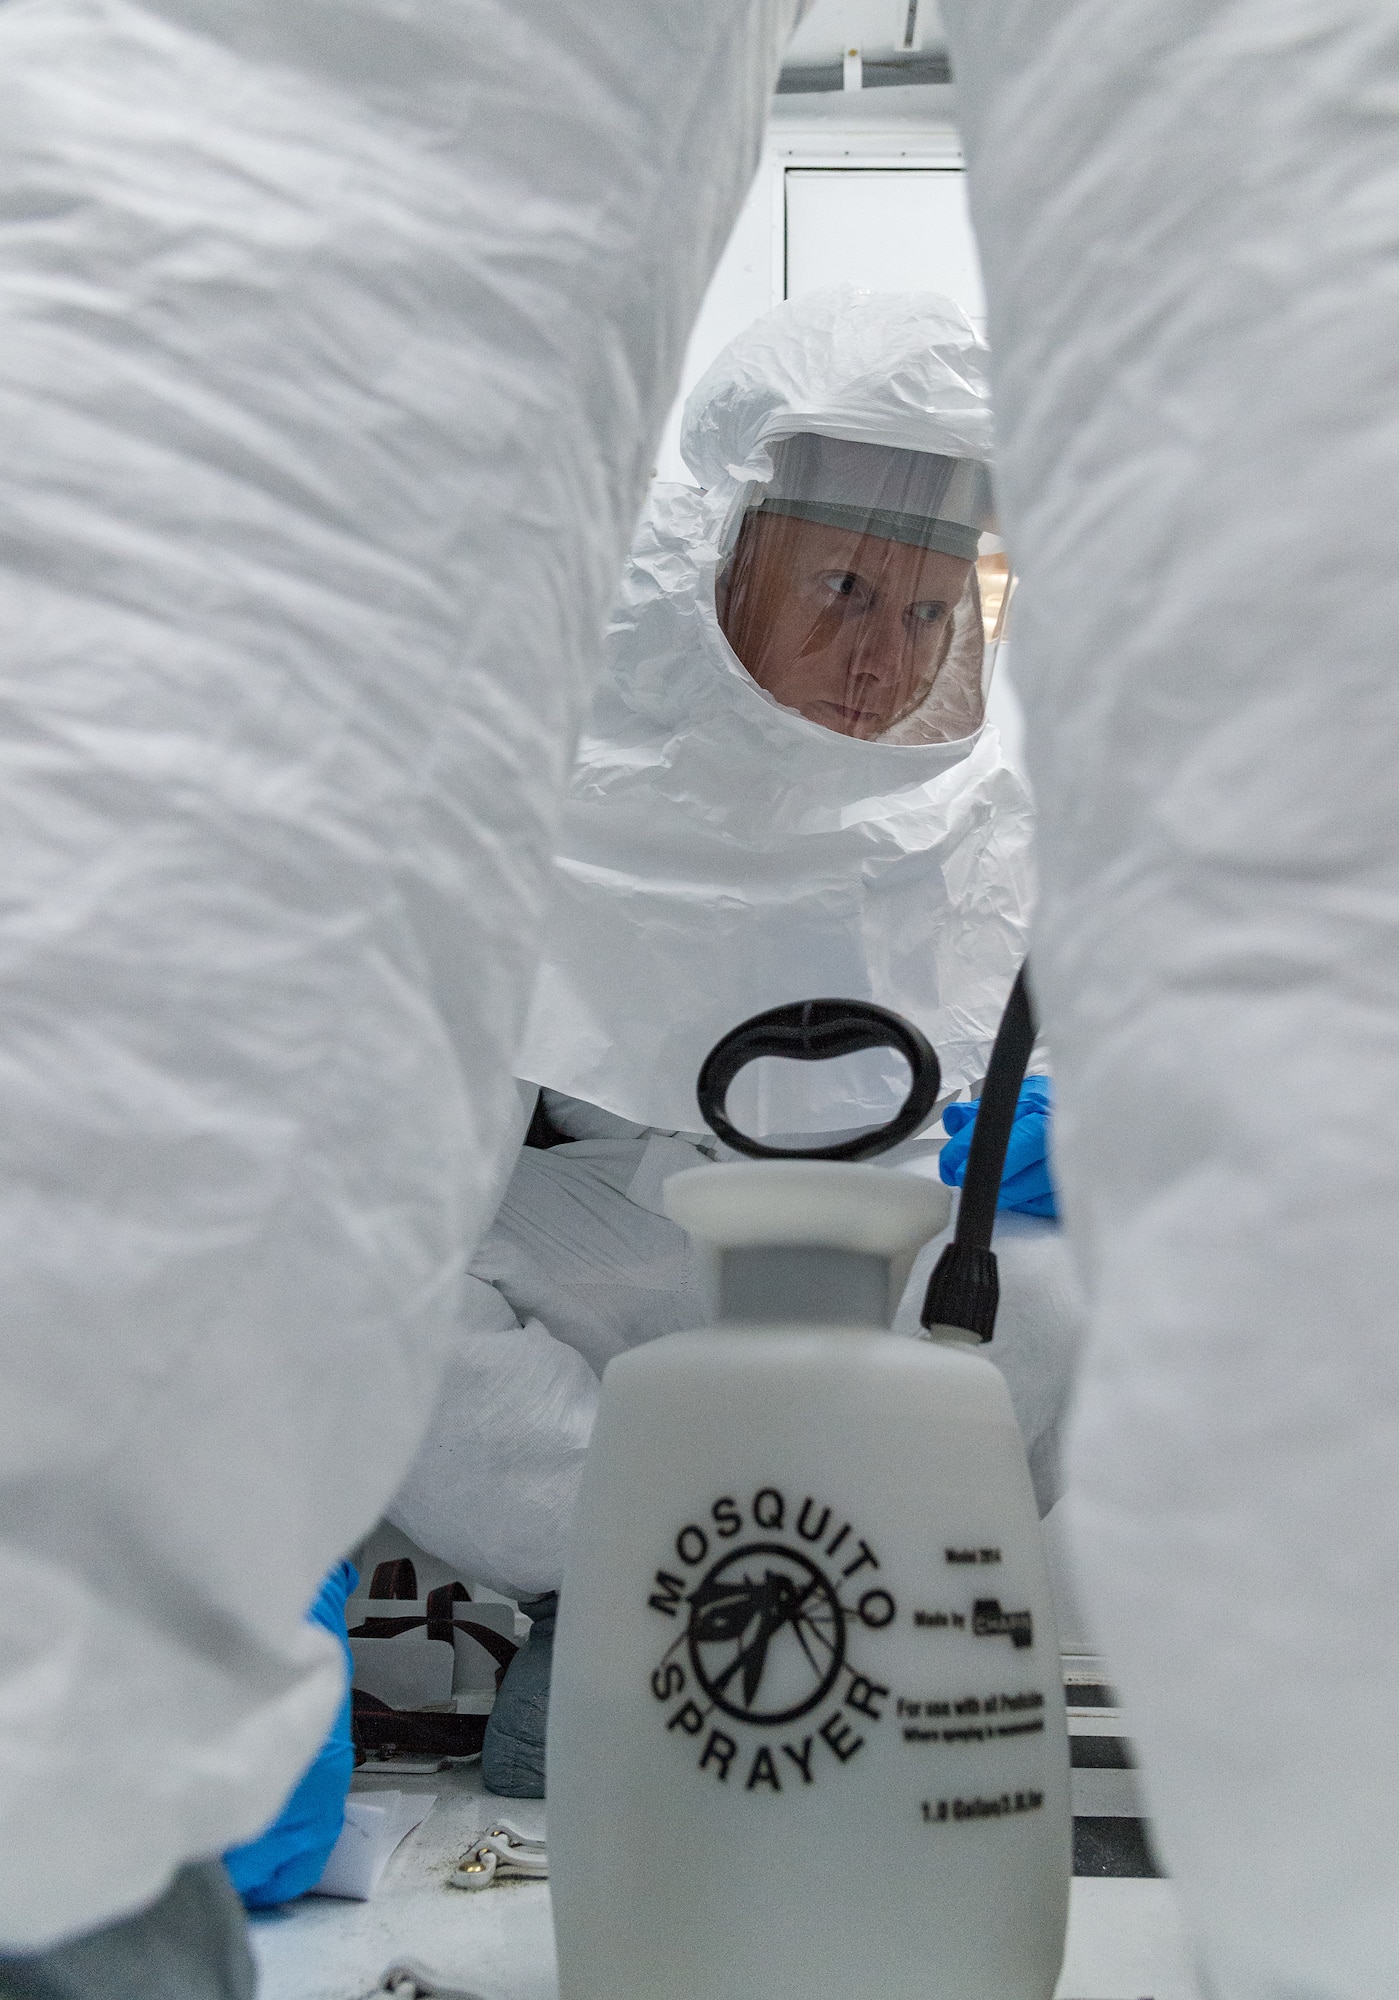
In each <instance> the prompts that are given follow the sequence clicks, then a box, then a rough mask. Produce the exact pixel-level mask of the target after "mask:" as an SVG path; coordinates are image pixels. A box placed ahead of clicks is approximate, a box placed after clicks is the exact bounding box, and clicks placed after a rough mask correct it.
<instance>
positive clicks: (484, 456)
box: [0, 0, 793, 1949]
mask: <svg viewBox="0 0 1399 2000" xmlns="http://www.w3.org/2000/svg"><path fill="white" fill-rule="evenodd" d="M792 12H793V0H716V4H713V5H707V6H705V7H703V8H698V9H696V8H674V7H662V8H657V7H654V6H651V5H646V4H643V3H642V0H602V4H598V0H556V4H554V5H552V6H550V7H549V8H547V9H544V10H542V11H541V9H540V8H539V7H538V6H536V5H534V4H532V0H490V4H488V5H484V6H477V5H473V6H467V5H465V4H462V0H436V4H431V5H429V4H427V0H334V3H333V4H331V0H50V4H46V5H33V4H29V5H25V4H16V5H11V6H6V7H4V8H3V9H0V230H3V242H4V258H3V272H4V275H3V279H2V280H0V313H3V322H4V333H3V340H0V355H2V356H3V361H0V436H3V465H4V499H3V502H0V505H3V509H4V514H3V561H4V565H5V583H4V587H5V594H6V604H7V613H8V615H7V620H6V640H5V647H4V655H3V665H2V666H0V699H2V700H3V704H4V708H3V721H2V722H0V765H3V774H4V775H3V784H2V785H0V793H2V794H3V797H4V800H5V809H6V813H5V831H4V852H5V898H4V904H3V908H2V909H0V1019H3V1034H0V1047H3V1050H4V1056H3V1061H0V1135H3V1136H2V1137H0V1147H3V1175H4V1182H5V1189H6V1200H5V1204H4V1209H3V1215H4V1224H3V1228H4V1239H3V1271H4V1286H3V1295H2V1296H3V1304H0V1312H3V1331H0V1356H2V1357H3V1360H0V1478H3V1520H4V1528H3V1540H0V1944H3V1945H6V1946H9V1947H10V1948H12V1949H15V1948H19V1949H33V1948H37V1947H40V1946H42V1945H45V1944H46V1943H48V1942H50V1941H52V1940H54V1939H55V1938H57V1937H59V1936H61V1935H64V1934H68V1933H72V1932H74V1931H77V1930H81V1929H84V1928H87V1927H89V1926H93V1925H96V1924H98V1923H101V1922H103V1921H105V1920H107V1919H109V1918H112V1917H114V1916H116V1915H118V1914H121V1913H123V1912H125V1911H128V1910H130V1909H132V1908H134V1907H136V1906H138V1905H140V1904H141V1903H143V1902H144V1901H146V1900H147V1899H149V1898H151V1897H153V1896H154V1895H156V1894H157V1893H158V1892H159V1890H160V1889H161V1887H162V1885H163V1884H164V1882H165V1881H166V1880H167V1879H168V1877H169V1875H170V1873H171V1871H172V1870H173V1869H174V1868H176V1867H177V1866H178V1865H180V1864H181V1863H182V1862H184V1861H185V1860H186V1859H188V1858H189V1857H191V1856H203V1855H206V1854H209V1853H216V1852H218V1851H219V1850H220V1849H221V1848H223V1847H225V1846H227V1845H229V1844H230V1843H233V1842H236V1841H240V1840H243V1839H246V1838H248V1837H249V1836H251V1835H253V1834H254V1833H256V1832H257V1830H258V1829H259V1828H260V1827H261V1826H262V1825H264V1824H265V1823H266V1821H267V1820H268V1819H269V1818H271V1817H272V1815H273V1814H274V1813H275V1812H276V1810H277V1809H278V1807H279V1805H280V1804H281V1802H282V1800H283V1798H284V1797H285V1795H286V1793H287V1792H288V1790H289V1789H290V1787H291V1784H292V1782H293V1780H294V1778H295V1776H296V1774H297V1772H298V1770H299V1769H300V1767H301V1766H302V1765H303V1764H304V1763H305V1762H307V1761H308V1760H309V1758H310V1756H311V1754H312V1752H313V1751H314V1749H315V1747H316V1745H317V1742H318V1741H319V1739H320V1737H321V1735H322V1733H323V1731H324V1729H325V1727H326V1725H327V1724H328V1723H329V1721H330V1718H331V1716H332V1714H333V1712H334V1710H335V1708H336V1705H337V1703H338V1702H339V1700H340V1698H341V1691H342V1688H341V1668H340V1666H339V1664H338V1653H337V1649H336V1648H335V1646H334V1644H333V1642H332V1641H331V1639H330V1638H329V1637H328V1635H326V1634H324V1633H321V1632H319V1631H316V1630H313V1629H312V1628H310V1627H308V1626H306V1625H305V1624H304V1623H303V1612H304V1609H305V1606H306V1605H307V1603H308V1602H309V1601H310V1600H311V1597H312V1595H313V1593H314V1590H315V1587H316V1584H317V1581H318V1579H319V1577H320V1575H321V1574H322V1572H323V1571H324V1570H325V1568H326V1567H327V1565H328V1564H329V1563H330V1562H331V1560H332V1559H333V1558H335V1557H336V1556H338V1555H339V1554H340V1552H341V1551H342V1550H343V1549H344V1548H346V1547H347V1546H349V1545H350V1544H351V1543H352V1542H354V1541H355V1540H356V1539H357V1537H358V1536H359V1535H360V1534H362V1533H363V1532H364V1530H366V1529H367V1528H368V1527H369V1526H370V1525H371V1524H372V1523H373V1521H374V1520H375V1519H376V1517H377V1516H378V1514H379V1512H380V1511H381V1509H382V1506H383V1504H384V1502H385V1500H386V1499H387V1498H388V1496H389V1495H390V1494H391V1493H392V1491H393V1489H394V1487H395V1485H396V1483H397V1481H398V1479H399V1477H400V1476H401V1474H402V1472H403V1470H404V1468H405V1466H406V1464H407V1462H408V1460H409V1458H410V1456H411V1454H412V1451H413V1447H414V1444H415V1441H416V1439H417V1436H418V1433H419V1431H420V1430H421V1428H422V1425H423V1423H424V1421H425V1419H426V1415H427V1412H428V1409H429V1406H430V1404H431V1401H432V1397H433V1392H434V1387H435V1383H436V1379H437V1373H438V1367H439V1361H440V1357H441V1355H442V1353H443V1350H444V1346H445V1343H446V1341H447V1339H448V1337H449V1334H450V1331H451V1328H452V1324H453V1316H454V1313H455V1310H456V1301H457V1298H458V1290H459V1281H460V1275H461V1271H462V1267H463V1264H464V1260H465V1258H466V1256H467V1254H468V1253H469V1251H470V1249H471V1247H472V1244H473V1242H474V1240H475V1238H476V1236H477V1234H478V1232H479V1229H480V1227H481V1224H482V1222H483V1221H484V1220H485V1219H486V1218H487V1217H488V1215H489V1213H490V1212H491V1209H492V1208H493V1206H494V1203H495V1199H496V1196H497V1194H498V1190H499V1185H500V1181H501V1178H502V1175H503V1170H504V1169H505V1168H506V1167H508V1157H502V1153H503V1142H504V1139H505V1135H506V1133H507V1130H508V1127H509V1124H510V1118H511V1112H512V1108H513V1106H514V1103H515V1099H514V1093H513V1091H512V1088H511V1084H510V1080H509V1072H510V1068H511V1064H512V1061H513V1058H514V1054H515V1043H516V1038H517V1034H518V1027H519V1022H520V1019H521V1016H522V1013H523V1007H524V1001H525V997H526V994H527V990H528V983H529V979H530V976H531V972H532V965H533V957H534V949H535V938H536V929H537V921H538V913H539V909H540V906H541V901H542V896H543V884H544V876H545V857H546V855H547V852H548V847H549V841H550V836H551V829H552V823H553V818H554V802H555V798H556V794H557V791H558V788H559V786H560V784H561V782H562V778H563V775H564V773H565V771H566V769H567V765H568V759H569V755H570V751H571V747H572V737H573V732H574V730H575V728H576V725H577V719H578V716H579V713H580V710H581V707H582V704H583V702H584V699H585V696H586V693H587V689H588V685H589V682H590V679H591V676H592V671H593V668H594V665H595V657H596V653H597V636H596V635H597V634H599V633H600V631H601V628H602V625H603V621H604V617H605V612H606V607H607V604H608V601H609V599H610V597H611V593H612V590H613V587H614V584H615V578H616V575H617V571H618V569H619V567H620V564H621V560H622V556H623V554H624V551H625V548H626V544H627V541H628V538H629V536H630V533H631V530H632V526H633V523H634V520H635V515H636V511H637V509H638V506H639V504H640V500H641V496H642V492H643V488H644V481H645V475H646V470H647V467H648V464H649V460H650V456H651V453H652V451H653V448H654V440H655V436H656V434H657V432H658V430H659V426H660V422H661V419H662V417H663V415H664V412H665V409H666V407H667V405H668V402H669V400H670V397H671V395H672V393H673V389H674V384H675V379H676V376H677V374H678V368H679V361H680V357H681V353H682V350H683V345H684V340H685V337H686V334H687V332H688V329H689V326H690V322H691V319H692V317H693V314H694V311H695V308H696V305H697V302H698V300H699V298H700V295H701V293H702V290H703V287H704V284H705V281H706V279H707V277H708V274H709V271H710V269H711V267H712V265H713V262H714V260H715V258H716V256H717V254H718V251H719V248H720V247H721V245H722V243H723V240H724V238H725V235H726V233H727V229H728V226H729V224H730V221H731V219H732V216H733V214H734V211H735V209H736V207H737V205H738V202H739V201H740V200H741V198H742V194H743V191H744V188H745V185H746V183H747V180H748V179H749V177H750V175H751V172H752V170H753V167H754V165H755V162H756V157H757V149H758V144H759V140H760V136H761V129H762V123H763V118H764V114H765V110H766V105H767V101H768V96H769V92H770V88H771V83H772V78H773V75H774V73H775V70H776V65H777V62H778V59H779V54H780V48H781V44H782V42H783V40H784V38H785V33H786V31H787V29H788V27H789V26H790V18H791V15H792Z"/></svg>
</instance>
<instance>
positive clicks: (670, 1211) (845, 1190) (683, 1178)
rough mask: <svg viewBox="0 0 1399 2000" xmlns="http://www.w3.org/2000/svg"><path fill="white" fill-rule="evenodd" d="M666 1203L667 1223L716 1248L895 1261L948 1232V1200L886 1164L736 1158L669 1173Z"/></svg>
mask: <svg viewBox="0 0 1399 2000" xmlns="http://www.w3.org/2000/svg"><path fill="white" fill-rule="evenodd" d="M665 1206H666V1214H667V1215H668V1216H669V1217H670V1219H671V1221H672V1222H678V1223H679V1224H680V1227H681V1228H682V1229H685V1230H688V1231H689V1233H690V1234H691V1235H692V1236H697V1237H699V1238H700V1239H701V1240H702V1241H704V1242H706V1243H712V1244H714V1245H715V1247H716V1248H717V1249H720V1250H739V1249H759V1248H763V1247H776V1246H778V1245H783V1246H796V1245H798V1244H812V1245H819V1246H821V1247H823V1248H826V1249H832V1250H857V1251H862V1252H864V1253H865V1254H867V1255H873V1256H882V1257H890V1258H901V1257H907V1256H909V1255H910V1254H911V1253H912V1252H914V1251H916V1250H917V1249H918V1248H919V1246H920V1245H921V1244H924V1243H926V1242H927V1241H928V1239H929V1237H931V1236H936V1235H937V1234H938V1232H939V1231H940V1230H942V1229H945V1228H946V1227H947V1221H948V1217H949V1216H950V1214H951V1212H952V1197H951V1195H950V1194H949V1193H948V1191H947V1189H946V1188H945V1187H942V1186H940V1185H939V1184H938V1182H936V1181H929V1180H924V1179H922V1178H921V1177H920V1176H918V1175H914V1174H905V1173H900V1172H898V1170H897V1169H895V1168H892V1167H867V1166H854V1165H850V1164H847V1163H845V1162H841V1161H834V1160H743V1161H733V1162H726V1163H724V1164H722V1165H719V1166H713V1167H691V1168H689V1169H688V1170H687V1171H686V1172H685V1173H681V1174H672V1176H671V1177H670V1179H669V1180H668V1181H667V1182H666V1184H665Z"/></svg>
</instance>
